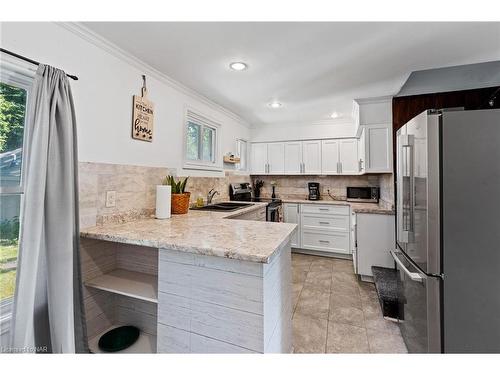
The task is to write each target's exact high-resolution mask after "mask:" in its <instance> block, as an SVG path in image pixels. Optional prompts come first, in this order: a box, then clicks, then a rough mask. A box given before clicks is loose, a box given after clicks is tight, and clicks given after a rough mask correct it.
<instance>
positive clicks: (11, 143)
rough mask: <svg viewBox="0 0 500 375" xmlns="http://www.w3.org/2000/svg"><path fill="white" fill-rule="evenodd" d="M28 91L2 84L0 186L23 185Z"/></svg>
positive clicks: (0, 96) (0, 100) (0, 91)
mask: <svg viewBox="0 0 500 375" xmlns="http://www.w3.org/2000/svg"><path fill="white" fill-rule="evenodd" d="M26 96H27V94H26V90H25V89H22V88H19V87H15V86H11V85H9V84H6V83H4V82H0V186H2V187H7V186H10V187H14V186H19V185H20V184H21V167H22V159H23V152H22V151H23V149H22V147H23V135H24V117H25V112H26Z"/></svg>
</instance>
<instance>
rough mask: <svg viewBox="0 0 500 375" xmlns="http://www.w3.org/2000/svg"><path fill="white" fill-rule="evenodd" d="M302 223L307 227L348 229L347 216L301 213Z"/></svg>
mask: <svg viewBox="0 0 500 375" xmlns="http://www.w3.org/2000/svg"><path fill="white" fill-rule="evenodd" d="M302 225H303V226H304V228H305V229H307V227H312V228H318V229H320V228H321V229H328V230H338V231H349V216H345V215H313V214H302Z"/></svg>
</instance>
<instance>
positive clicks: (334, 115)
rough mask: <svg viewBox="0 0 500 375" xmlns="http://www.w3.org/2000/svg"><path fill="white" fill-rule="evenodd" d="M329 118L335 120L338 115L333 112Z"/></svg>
mask: <svg viewBox="0 0 500 375" xmlns="http://www.w3.org/2000/svg"><path fill="white" fill-rule="evenodd" d="M330 117H331V118H337V117H339V114H338V113H337V112H333V113H332V114H331V115H330Z"/></svg>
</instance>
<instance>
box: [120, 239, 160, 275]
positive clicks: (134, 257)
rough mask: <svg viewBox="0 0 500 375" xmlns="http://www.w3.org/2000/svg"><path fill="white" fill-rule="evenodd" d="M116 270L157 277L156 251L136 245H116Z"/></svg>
mask: <svg viewBox="0 0 500 375" xmlns="http://www.w3.org/2000/svg"><path fill="white" fill-rule="evenodd" d="M116 268H121V269H124V270H130V271H135V272H141V273H147V274H150V275H157V274H158V249H156V248H151V247H145V246H137V245H128V244H117V247H116Z"/></svg>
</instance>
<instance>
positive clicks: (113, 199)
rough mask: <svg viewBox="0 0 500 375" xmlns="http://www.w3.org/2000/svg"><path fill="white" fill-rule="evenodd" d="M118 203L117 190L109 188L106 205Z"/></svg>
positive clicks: (110, 205) (111, 205) (113, 205)
mask: <svg viewBox="0 0 500 375" xmlns="http://www.w3.org/2000/svg"><path fill="white" fill-rule="evenodd" d="M115 205H116V191H115V190H109V191H107V192H106V207H115Z"/></svg>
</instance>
